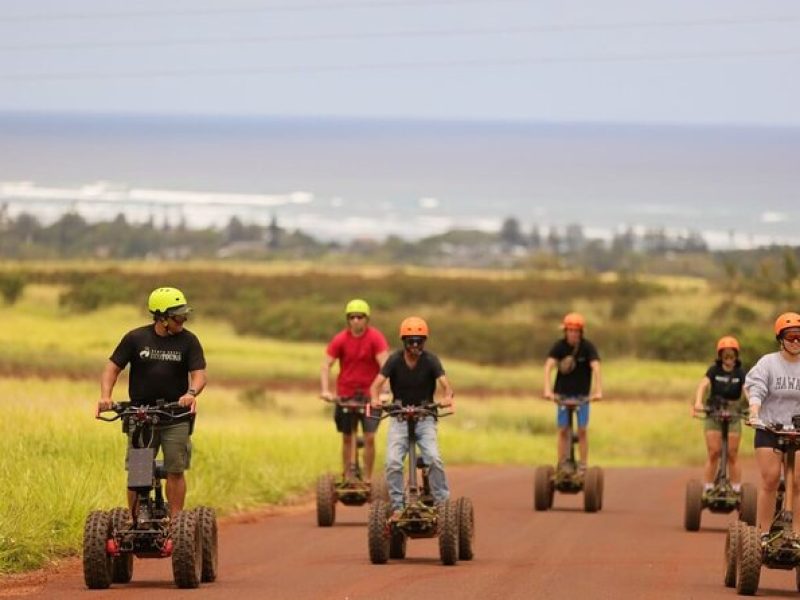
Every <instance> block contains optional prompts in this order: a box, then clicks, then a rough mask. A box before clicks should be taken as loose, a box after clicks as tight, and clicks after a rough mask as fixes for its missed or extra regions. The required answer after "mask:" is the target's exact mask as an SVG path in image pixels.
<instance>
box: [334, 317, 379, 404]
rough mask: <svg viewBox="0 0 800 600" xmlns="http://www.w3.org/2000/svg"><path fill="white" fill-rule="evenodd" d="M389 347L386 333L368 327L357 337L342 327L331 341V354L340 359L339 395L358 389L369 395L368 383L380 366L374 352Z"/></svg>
mask: <svg viewBox="0 0 800 600" xmlns="http://www.w3.org/2000/svg"><path fill="white" fill-rule="evenodd" d="M388 349H389V344H388V343H386V338H385V337H383V334H382V333H381V332H380V331H378V330H377V329H374V328H372V327H367V329H366V330H365V331H364V334H363V335H361V336H359V337H356V336H354V335H353V334H352V333H350V330H349V329H345V330H344V331H340V332H339V333H337V334H336V335H335V336H333V339H332V340H331V343H330V344H328V349H327V352H328V356H330V357H331V358H336V359H339V377H338V378H337V379H336V393H337V395H339V396H341V397H343V398H348V397H351V396H354V395H355V394H356V392H362V393H363V394H365V395H369V386H370V385H372V380H373V379H375V376H376V375H377V374H378V371H379V370H380V365H379V364H378V361H377V360H376V359H375V356H376V355H378V354H380V353H381V352H384V351H385V350H388Z"/></svg>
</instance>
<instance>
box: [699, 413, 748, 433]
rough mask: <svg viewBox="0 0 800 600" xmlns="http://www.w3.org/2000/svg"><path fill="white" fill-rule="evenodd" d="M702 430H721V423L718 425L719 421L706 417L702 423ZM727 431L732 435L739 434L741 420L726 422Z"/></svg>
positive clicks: (740, 431)
mask: <svg viewBox="0 0 800 600" xmlns="http://www.w3.org/2000/svg"><path fill="white" fill-rule="evenodd" d="M703 431H722V425H720V424H719V421H717V420H716V419H712V418H710V417H706V418H705V419H704V423H703ZM728 433H729V434H733V435H741V434H742V420H741V419H736V420H735V421H731V422H730V423H728Z"/></svg>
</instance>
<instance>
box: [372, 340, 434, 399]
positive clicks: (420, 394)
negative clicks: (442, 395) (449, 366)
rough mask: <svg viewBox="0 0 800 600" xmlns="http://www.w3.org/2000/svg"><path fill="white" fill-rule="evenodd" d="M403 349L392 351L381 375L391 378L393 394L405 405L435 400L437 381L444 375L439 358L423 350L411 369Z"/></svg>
mask: <svg viewBox="0 0 800 600" xmlns="http://www.w3.org/2000/svg"><path fill="white" fill-rule="evenodd" d="M403 354H404V353H403V350H397V351H395V352H394V353H392V354H391V355H390V356H389V358H387V359H386V362H385V363H383V367H382V368H381V375H383V376H384V377H386V378H388V379H389V385H390V386H391V388H392V395H393V396H394V397H395V399H396V400H400V401H401V402H402V404H403V405H404V406H408V405H414V406H419V405H421V404H426V403H428V402H432V401H433V395H434V393H436V381H437V380H438V379H439V377H441V376H442V375H444V368H442V363H441V362H440V361H439V358H438V357H437V356H436V355H435V354H432V353H430V352H428V351H427V350H423V351H422V354H421V355H420V357H419V359H418V360H417V364H416V365H414V368H413V369H411V368H409V366H408V365H407V364H406V361H405V358H404V356H403Z"/></svg>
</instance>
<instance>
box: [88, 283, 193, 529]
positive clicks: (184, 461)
mask: <svg viewBox="0 0 800 600" xmlns="http://www.w3.org/2000/svg"><path fill="white" fill-rule="evenodd" d="M148 308H149V310H150V313H151V314H152V315H153V323H152V324H151V325H145V326H144V327H139V328H137V329H134V330H132V331H129V332H128V333H127V334H125V336H124V337H123V338H122V341H120V343H119V345H118V346H117V347H116V349H115V350H114V352H113V353H112V354H111V357H110V359H109V361H108V363H107V364H106V367H105V369H104V370H103V374H102V377H101V380H100V401H99V402H98V403H97V408H98V411H101V410H108V409H109V408H111V404H112V400H111V393H112V391H113V389H114V385H115V384H116V382H117V378H118V377H119V375H120V373H121V372H122V371H123V369H125V367H126V366H127V365H128V364H130V366H131V371H130V376H129V381H128V396H129V397H130V400H131V403H132V404H134V405H144V404H154V403H155V402H156V401H157V400H164V401H166V402H178V403H179V404H180V405H181V406H184V407H186V410H187V411H190V412H192V413H194V412H195V408H196V404H197V396H198V395H199V394H200V392H201V391H202V390H203V388H204V387H205V385H206V370H205V369H206V360H205V357H204V355H203V347H202V346H201V345H200V341H199V340H198V339H197V336H195V335H194V334H193V333H192V332H190V331H189V330H188V329H184V327H183V324H184V323H185V321H186V319H188V318H189V313H190V312H191V308H189V306H188V304H187V302H186V297H185V296H184V295H183V293H182V292H181V291H180V290H178V289H175V288H168V287H165V288H158V289H156V290H154V291H153V292H152V293H151V294H150V298H149V300H148ZM154 435H155V437H154V439H153V445H154V447H155V450H156V453H158V449H159V446H161V447H162V448H163V452H164V467H165V468H166V471H167V500H168V501H169V509H170V515H171V516H172V517H174V516H175V515H177V513H178V512H180V511H181V510H183V504H184V500H185V498H186V480H185V478H184V475H183V472H184V471H185V470H186V469H188V468H189V463H190V459H191V439H190V437H189V435H190V424H189V421H188V420H180V421H177V422H176V423H170V424H165V425H159V426H157V427H156V429H155V432H154ZM128 444H129V447H130V440H129V442H128ZM135 503H136V494H135V493H134V492H131V491H130V490H129V491H128V505H129V507H130V509H131V513H133V514H135V513H136V509H137V507H136V506H135Z"/></svg>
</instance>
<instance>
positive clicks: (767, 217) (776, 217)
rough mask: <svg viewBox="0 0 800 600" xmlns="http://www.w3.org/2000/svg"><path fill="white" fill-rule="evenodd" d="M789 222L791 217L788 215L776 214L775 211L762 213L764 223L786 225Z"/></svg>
mask: <svg viewBox="0 0 800 600" xmlns="http://www.w3.org/2000/svg"><path fill="white" fill-rule="evenodd" d="M788 220H789V217H788V216H787V215H786V213H780V212H774V211H770V210H768V211H766V212H763V213H761V222H762V223H784V222H786V221H788Z"/></svg>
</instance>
